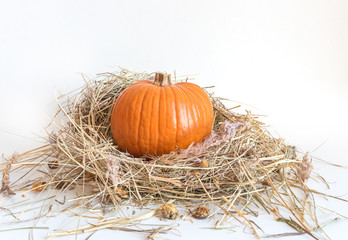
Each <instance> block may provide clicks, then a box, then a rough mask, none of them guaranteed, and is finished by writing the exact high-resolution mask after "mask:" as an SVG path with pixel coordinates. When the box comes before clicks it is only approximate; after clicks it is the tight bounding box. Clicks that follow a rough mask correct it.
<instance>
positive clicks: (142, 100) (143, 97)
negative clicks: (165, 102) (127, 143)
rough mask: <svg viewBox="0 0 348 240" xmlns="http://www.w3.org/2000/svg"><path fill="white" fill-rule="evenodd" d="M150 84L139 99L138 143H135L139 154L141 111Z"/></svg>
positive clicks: (140, 147) (140, 148) (140, 150)
mask: <svg viewBox="0 0 348 240" xmlns="http://www.w3.org/2000/svg"><path fill="white" fill-rule="evenodd" d="M151 86H152V85H151V84H150V85H148V88H147V89H146V90H144V95H143V96H142V99H141V108H140V111H139V123H138V141H137V145H138V149H139V152H142V146H141V145H140V128H141V124H140V123H141V115H142V114H141V112H142V110H143V109H144V99H145V96H146V94H147V93H148V92H149V89H150V88H151Z"/></svg>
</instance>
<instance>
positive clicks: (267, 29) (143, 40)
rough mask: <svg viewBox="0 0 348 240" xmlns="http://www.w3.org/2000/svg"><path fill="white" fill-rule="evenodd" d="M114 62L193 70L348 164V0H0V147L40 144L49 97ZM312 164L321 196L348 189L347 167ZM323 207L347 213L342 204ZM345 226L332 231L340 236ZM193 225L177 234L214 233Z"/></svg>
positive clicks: (298, 139) (285, 132) (297, 139)
mask: <svg viewBox="0 0 348 240" xmlns="http://www.w3.org/2000/svg"><path fill="white" fill-rule="evenodd" d="M118 66H121V67H125V68H128V69H131V70H135V71H149V72H152V71H158V70H161V71H167V72H173V71H174V70H176V72H177V74H178V75H181V74H195V73H198V74H200V75H199V76H198V77H197V79H196V80H195V82H196V83H198V84H199V85H201V86H210V85H215V86H216V88H215V92H216V95H219V96H222V97H227V98H229V99H232V100H235V101H237V102H242V103H246V104H249V105H250V107H247V108H252V109H253V111H255V112H257V113H261V114H265V115H267V116H268V117H267V118H264V119H263V120H264V121H265V122H266V123H268V124H270V125H271V128H272V129H273V130H274V131H275V132H277V134H279V136H282V137H284V138H285V139H286V140H287V142H289V143H290V144H294V145H297V146H299V147H300V149H302V150H303V151H310V152H311V153H312V154H313V155H314V156H317V157H320V158H323V159H325V160H327V161H330V162H334V163H339V164H344V165H348V161H347V149H348V140H347V134H348V127H347V122H348V110H347V109H348V1H344V0H342V1H333V0H331V1H319V0H318V1H308V0H299V1H298V0H292V1H227V0H226V1H219V0H215V1H203V0H200V1H193V0H190V1H181V0H180V1H179V0H177V1H163V0H162V1H153V0H150V1H140V0H138V1H132V0H127V1H86V0H84V1H63V0H59V1H58V0H54V1H47V0H45V1H37V0H35V1H24V0H23V1H15V0H14V1H13V0H12V1H0V153H5V155H8V154H11V153H13V152H14V151H18V152H21V151H24V150H28V149H30V148H32V147H36V146H39V145H40V137H39V136H38V135H40V134H43V131H42V129H43V127H44V126H45V124H47V122H48V121H49V120H48V118H49V117H52V116H53V114H54V112H55V111H56V106H55V95H57V94H58V92H62V93H66V92H69V91H71V90H73V89H75V88H77V87H80V86H82V85H83V80H82V78H81V76H80V73H84V74H87V75H89V76H90V77H94V76H95V74H97V73H100V72H110V71H116V70H117V67H118ZM236 104H237V103H232V106H233V105H236ZM319 146H320V147H319ZM317 147H319V148H318V149H317ZM314 150H315V151H314ZM313 151H314V152H313ZM315 171H316V172H319V173H320V174H321V175H323V176H325V177H326V178H327V180H328V181H329V182H330V183H332V189H331V190H326V189H325V188H322V189H323V190H326V192H327V193H329V194H333V195H343V194H345V193H347V192H348V191H347V188H346V184H345V183H346V182H347V181H348V177H347V174H348V172H347V171H348V170H347V169H346V170H342V169H337V168H330V167H327V166H322V165H320V164H318V165H315ZM319 189H320V187H319ZM0 204H1V203H0ZM324 204H326V206H331V207H333V208H336V209H337V210H339V211H340V212H342V213H346V215H348V210H347V208H348V205H347V204H346V203H345V204H343V203H341V202H336V201H332V200H330V201H329V202H324ZM53 224H54V223H53ZM269 224H270V225H269V227H268V229H272V228H271V226H272V222H270V223H269ZM277 226H278V225H277ZM347 226H348V225H347V221H343V222H340V223H336V224H333V225H332V226H329V227H328V228H327V231H328V233H329V234H330V236H332V239H341V238H343V236H345V235H343V233H344V232H346V228H347ZM265 228H267V227H265ZM190 229H192V227H189V228H184V227H183V229H182V238H181V239H192V237H193V236H195V238H198V237H199V238H201V239H209V238H211V237H210V236H216V234H217V233H216V231H206V230H205V231H203V232H202V231H197V230H195V231H192V230H191V231H190ZM197 229H199V227H197ZM286 230H288V231H289V229H286V228H285V231H286ZM193 233H194V234H195V235H192V234H193ZM268 233H272V231H271V232H268ZM15 234H21V233H19V232H10V233H9V232H4V233H1V232H0V238H1V239H6V237H7V238H8V239H11V237H10V236H12V237H14V236H16V235H15ZM104 234H106V235H105V236H108V235H107V234H113V235H112V236H120V234H122V236H132V235H131V234H129V233H127V234H128V235H127V234H126V235H123V234H124V233H120V232H116V233H110V232H106V233H104ZM118 234H119V235H118ZM209 234H211V235H209ZM218 234H219V236H220V238H221V239H223V238H231V237H234V236H237V235H233V234H232V235H231V233H230V232H228V233H227V232H219V233H218ZM23 236H26V235H23ZM40 236H41V235H40ZM97 236H101V235H98V234H97V235H95V239H97V238H98V237H97ZM110 236H111V235H110ZM136 236H138V235H136ZM238 236H239V238H243V237H244V238H249V237H252V236H250V235H248V234H242V235H238ZM167 237H170V236H167ZM175 238H176V236H175V235H173V236H172V239H175ZM302 238H303V237H302ZM302 238H298V239H302ZM81 239H82V238H81ZM91 239H93V237H92V238H91ZM293 239H296V238H293Z"/></svg>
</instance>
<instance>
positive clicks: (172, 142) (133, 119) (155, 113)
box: [111, 73, 214, 157]
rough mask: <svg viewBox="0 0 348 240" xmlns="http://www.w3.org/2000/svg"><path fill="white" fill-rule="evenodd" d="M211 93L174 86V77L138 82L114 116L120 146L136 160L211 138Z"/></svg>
mask: <svg viewBox="0 0 348 240" xmlns="http://www.w3.org/2000/svg"><path fill="white" fill-rule="evenodd" d="M213 118H214V116H213V107H212V104H211V102H210V99H209V96H208V95H207V93H206V92H205V91H204V90H203V89H202V88H201V87H199V86H198V85H196V84H193V83H188V82H180V83H176V84H173V85H172V84H171V81H170V75H169V74H163V73H156V76H155V80H154V81H152V80H142V81H138V82H136V83H134V84H132V85H130V86H129V87H127V88H126V89H125V90H124V91H123V92H122V93H121V94H120V96H119V97H118V99H117V100H116V103H115V105H114V108H113V111H112V115H111V132H112V136H113V138H114V140H115V142H116V143H117V145H118V146H119V147H120V148H121V150H122V151H124V152H129V153H130V154H132V155H133V156H135V157H141V156H143V155H162V154H165V153H169V152H171V151H173V150H176V149H183V148H187V147H189V146H190V144H192V143H198V142H200V141H201V140H202V139H203V138H205V137H207V136H208V135H209V134H210V132H211V129H212V125H213Z"/></svg>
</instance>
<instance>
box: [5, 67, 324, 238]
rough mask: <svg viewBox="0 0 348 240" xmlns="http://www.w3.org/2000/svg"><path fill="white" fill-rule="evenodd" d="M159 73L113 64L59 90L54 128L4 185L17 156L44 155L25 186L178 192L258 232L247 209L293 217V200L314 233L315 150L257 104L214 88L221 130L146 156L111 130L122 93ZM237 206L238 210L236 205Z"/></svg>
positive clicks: (156, 195)
mask: <svg viewBox="0 0 348 240" xmlns="http://www.w3.org/2000/svg"><path fill="white" fill-rule="evenodd" d="M152 76H153V74H148V73H134V72H130V71H127V70H125V69H122V70H120V71H119V72H117V73H104V74H101V75H98V77H97V78H95V79H92V80H89V81H86V85H85V87H84V88H83V89H82V90H81V89H80V90H79V92H78V93H76V92H74V93H71V94H70V95H68V96H64V97H61V98H60V99H58V105H59V109H60V110H59V112H58V113H57V115H56V116H55V118H54V119H53V121H52V123H51V124H50V126H49V127H48V128H47V129H50V130H49V131H48V136H47V138H46V144H45V145H44V146H42V147H40V148H37V149H34V150H31V151H28V152H26V153H23V154H17V155H14V156H12V158H9V159H8V164H7V165H6V167H5V168H8V169H7V171H6V169H4V170H3V172H4V177H5V179H4V178H3V184H2V188H3V189H2V190H3V191H7V192H8V193H10V194H11V193H13V191H12V190H11V188H10V185H9V176H8V174H7V177H6V176H5V175H6V172H8V171H9V168H10V165H11V163H13V162H14V161H15V162H17V163H22V164H19V165H18V166H21V168H23V167H28V166H30V167H32V166H33V162H35V164H34V167H33V168H34V169H31V170H30V171H31V172H33V171H37V170H39V171H40V172H41V173H42V176H41V177H39V178H38V177H35V178H31V179H25V176H27V174H24V176H23V178H22V185H20V184H19V183H18V182H17V185H16V187H17V188H20V187H27V188H28V187H29V188H30V187H31V188H32V190H33V191H43V190H44V189H46V188H48V187H50V188H55V189H60V192H61V193H62V192H64V191H65V190H67V189H72V188H74V189H80V190H81V189H83V193H81V194H84V195H86V196H88V197H84V198H81V199H83V204H88V203H89V202H91V201H95V200H96V199H97V200H98V201H99V202H101V203H103V204H109V205H114V206H115V207H116V206H119V205H120V204H121V203H122V202H123V203H124V202H127V203H134V202H136V203H137V204H147V203H166V202H168V201H173V200H175V204H180V203H182V204H189V205H190V206H191V207H192V206H197V207H198V206H202V205H204V204H205V203H213V204H215V205H216V206H217V207H218V209H221V211H222V213H223V214H224V217H226V216H228V217H234V218H236V219H237V220H238V221H240V222H244V223H246V224H248V225H249V226H250V228H251V229H253V230H254V231H255V234H256V236H258V235H257V233H256V232H257V231H256V229H255V226H254V224H252V223H251V222H250V221H249V220H248V219H247V218H246V216H245V213H246V212H249V213H250V211H252V210H251V209H252V208H255V207H256V208H262V209H264V210H265V211H266V212H268V213H272V214H274V215H275V216H276V217H277V219H278V220H279V221H281V220H284V219H283V218H282V216H281V214H280V212H279V211H278V209H279V208H282V207H283V208H284V209H287V210H288V211H289V212H290V214H291V215H292V216H293V217H292V218H291V219H287V221H290V222H294V223H293V224H295V223H296V225H295V226H297V228H298V229H299V230H298V231H302V233H308V234H310V235H311V236H313V235H312V234H311V233H310V232H311V230H313V229H314V228H313V227H315V226H316V225H317V222H316V217H315V213H314V210H313V208H314V205H313V204H308V203H311V194H310V193H311V192H310V190H309V189H308V188H307V187H306V185H305V184H304V182H305V181H306V180H307V179H308V178H309V177H310V172H311V170H312V164H311V160H310V158H309V156H308V155H298V153H296V149H295V148H294V147H293V146H289V145H287V144H285V143H284V141H283V139H279V138H274V137H272V136H271V134H270V133H269V132H268V131H267V129H266V128H265V127H264V124H263V123H262V122H260V121H259V120H258V117H257V116H254V115H252V114H251V113H250V112H246V114H240V113H238V114H237V113H235V112H234V109H227V107H225V106H224V104H223V103H222V100H221V99H220V98H218V97H215V96H213V95H212V94H210V98H211V101H212V104H213V107H214V115H215V116H214V117H215V120H214V126H213V132H212V134H211V135H210V136H209V137H208V138H206V139H205V140H204V141H202V142H201V143H198V144H197V145H194V146H190V147H189V148H188V149H181V150H178V151H176V152H172V153H170V154H166V155H163V156H159V157H154V156H148V157H147V158H146V159H145V158H134V157H132V156H131V155H129V154H127V153H124V152H121V151H120V150H119V148H118V147H117V146H116V145H115V143H114V141H113V139H112V136H111V133H110V116H111V112H112V107H113V103H114V102H115V100H116V99H117V97H118V96H119V95H120V93H121V92H122V91H123V90H124V89H125V88H126V87H127V86H129V85H130V84H132V83H134V82H136V81H138V80H142V79H149V78H151V77H152ZM186 80H187V79H186ZM177 81H185V79H181V80H180V79H177ZM52 129H53V130H52ZM26 169H27V168H26ZM26 171H28V170H26ZM295 189H297V190H298V191H300V193H298V191H296V190H295ZM87 193H88V194H90V195H88V194H87ZM303 193H305V194H303ZM301 196H305V197H301ZM81 201H82V200H81ZM167 204H168V203H167ZM161 209H163V206H162V208H161ZM197 209H198V210H202V209H203V208H202V207H200V208H197ZM203 210H204V209H203ZM203 210H202V211H203ZM231 210H233V211H234V212H235V213H236V214H233V215H232V214H231ZM207 213H209V209H208V210H207V211H205V213H204V211H203V213H197V212H194V213H193V216H195V215H196V216H204V217H207V216H208V214H207ZM305 215H308V216H310V217H311V218H312V220H313V221H314V226H312V225H311V224H310V223H309V222H308V221H306V220H305V218H304V216H305ZM209 216H211V215H209ZM209 216H208V217H209ZM222 220H223V218H222V219H220V221H219V222H218V223H217V224H216V226H218V225H219V223H221V221H222ZM284 221H285V220H284ZM316 227H318V225H317V226H316ZM313 237H314V236H313Z"/></svg>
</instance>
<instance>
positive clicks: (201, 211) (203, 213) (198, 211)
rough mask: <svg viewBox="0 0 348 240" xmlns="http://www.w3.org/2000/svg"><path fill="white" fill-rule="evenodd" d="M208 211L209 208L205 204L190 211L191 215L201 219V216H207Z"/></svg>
mask: <svg viewBox="0 0 348 240" xmlns="http://www.w3.org/2000/svg"><path fill="white" fill-rule="evenodd" d="M209 212H210V209H209V208H207V207H205V206H201V207H198V208H196V210H195V211H193V212H191V215H192V217H194V218H197V219H203V218H207V217H208V216H209Z"/></svg>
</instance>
